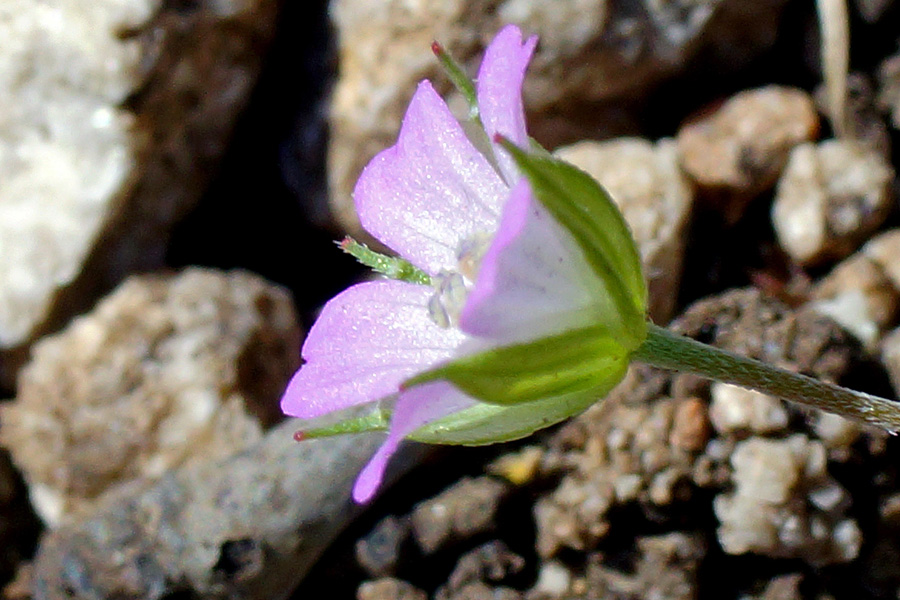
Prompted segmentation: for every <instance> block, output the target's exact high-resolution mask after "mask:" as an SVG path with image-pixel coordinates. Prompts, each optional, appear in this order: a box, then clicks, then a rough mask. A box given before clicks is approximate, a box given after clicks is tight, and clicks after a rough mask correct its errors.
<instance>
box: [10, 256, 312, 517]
mask: <svg viewBox="0 0 900 600" xmlns="http://www.w3.org/2000/svg"><path fill="white" fill-rule="evenodd" d="M299 349H300V330H299V327H298V325H297V320H296V316H295V314H294V308H293V303H292V302H291V298H290V295H289V294H288V293H287V292H286V291H285V290H284V289H282V288H280V287H277V286H274V285H271V284H269V283H267V282H265V281H263V280H262V279H260V278H259V277H257V276H255V275H250V274H249V273H244V272H240V271H235V272H232V273H227V274H226V273H221V272H216V271H212V270H206V269H188V270H186V271H184V272H182V273H181V274H179V275H177V276H152V275H148V276H137V277H132V278H131V279H129V280H127V281H126V282H125V283H123V284H122V285H121V286H120V287H119V288H118V289H117V290H116V291H115V292H114V293H113V294H111V295H110V296H109V297H107V298H105V299H104V300H103V301H102V302H101V303H100V304H99V305H98V306H97V307H96V308H95V309H94V310H93V311H92V312H91V313H89V314H87V315H85V316H83V317H80V318H78V319H76V320H75V321H74V322H73V323H72V324H71V325H70V326H69V327H68V328H66V329H65V330H64V331H62V332H61V333H59V334H57V335H54V336H50V337H47V338H44V339H43V340H41V342H39V343H38V344H37V345H36V346H35V347H34V351H33V354H32V360H31V362H30V363H29V364H28V365H27V366H26V367H25V369H23V371H22V373H21V376H20V378H19V387H18V394H17V397H16V400H15V401H14V402H12V403H10V404H8V405H5V406H3V407H2V409H0V410H2V419H3V431H2V440H3V443H4V444H5V445H6V446H7V447H9V448H10V450H11V452H12V454H13V458H14V460H15V462H16V463H17V465H18V466H19V467H20V468H21V469H22V471H23V473H24V475H25V478H26V481H27V482H28V484H29V490H30V493H31V497H32V500H33V502H34V504H35V507H36V509H37V510H38V512H39V513H40V515H41V517H42V518H43V519H44V520H45V521H46V522H47V523H48V524H50V525H57V524H59V522H60V521H61V520H62V519H63V518H64V517H66V516H68V515H73V514H75V513H78V512H81V511H85V510H87V509H89V508H90V507H91V506H94V505H95V504H96V502H97V501H98V499H99V498H100V496H102V495H103V494H104V493H105V492H107V491H110V490H112V489H113V488H115V487H117V486H120V485H122V484H125V483H126V482H141V485H144V484H146V482H148V481H150V480H153V479H156V478H159V477H161V476H162V475H164V474H166V473H167V472H168V471H169V470H171V469H174V468H177V467H180V466H185V465H189V464H193V463H202V462H206V461H213V460H216V459H222V458H225V457H227V456H230V455H232V454H235V453H237V452H240V451H241V450H243V449H246V448H248V447H249V446H250V445H251V444H253V443H254V442H257V441H258V440H259V439H260V438H261V437H262V434H263V431H264V429H265V428H266V427H268V426H269V425H272V424H274V423H275V422H277V421H278V420H279V419H280V418H281V412H280V410H279V408H278V400H279V397H280V395H281V392H282V390H283V389H284V386H285V385H286V383H287V381H288V379H289V378H290V377H291V375H292V374H293V372H294V371H295V370H296V368H297V367H298V366H299V365H298V362H299V356H300V352H299Z"/></svg>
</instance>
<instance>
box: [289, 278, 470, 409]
mask: <svg viewBox="0 0 900 600" xmlns="http://www.w3.org/2000/svg"><path fill="white" fill-rule="evenodd" d="M433 292H434V291H433V290H432V289H431V288H430V287H428V286H422V285H416V284H412V283H405V282H402V281H392V280H385V281H371V282H366V283H361V284H359V285H355V286H353V287H350V288H348V289H346V290H345V291H343V292H342V293H340V294H339V295H337V296H335V297H334V298H332V299H331V300H330V301H329V302H328V303H327V304H326V305H325V307H324V308H323V309H322V314H321V315H320V316H319V318H318V320H317V321H316V323H315V325H313V327H312V329H311V330H310V332H309V335H308V336H307V338H306V341H305V342H304V344H303V357H304V359H305V360H306V364H304V365H303V366H302V367H301V368H300V370H299V371H298V372H297V373H296V374H295V375H294V377H293V379H291V382H290V384H289V385H288V388H287V391H286V392H285V394H284V397H283V398H282V401H281V408H282V410H283V411H284V412H285V413H286V414H288V415H290V416H294V417H300V418H303V419H310V418H313V417H318V416H321V415H324V414H327V413H330V412H333V411H336V410H342V409H344V408H349V407H351V406H356V405H358V404H364V403H366V402H372V401H375V400H379V399H381V398H384V397H386V396H390V395H392V394H395V393H397V392H398V390H399V386H400V384H401V383H402V382H403V381H404V380H406V379H409V377H410V376H412V375H414V374H416V373H418V372H420V371H422V370H424V369H425V368H427V367H429V366H431V365H434V364H435V363H437V362H439V361H441V360H444V359H446V358H448V357H449V356H450V355H451V354H452V353H453V351H454V350H455V349H456V347H457V346H458V345H459V344H460V343H461V342H462V340H463V339H464V337H465V336H464V335H463V334H462V333H461V332H459V331H458V330H456V329H442V328H440V327H438V326H437V325H436V324H435V323H434V322H432V321H431V319H430V318H429V317H428V310H427V303H428V299H429V298H430V297H431V295H432V294H433Z"/></svg>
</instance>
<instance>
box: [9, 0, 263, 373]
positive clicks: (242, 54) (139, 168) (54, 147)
mask: <svg viewBox="0 0 900 600" xmlns="http://www.w3.org/2000/svg"><path fill="white" fill-rule="evenodd" d="M276 9H277V2H275V1H274V0H221V1H212V0H209V1H203V2H196V3H188V4H184V3H176V4H171V3H163V2H160V1H159V0H128V1H119V0H102V1H100V2H95V1H92V0H52V1H49V2H42V3H24V4H21V5H16V7H15V8H12V7H10V8H9V10H7V11H5V13H4V18H3V19H0V39H3V40H6V43H5V44H4V51H3V53H2V56H0V383H2V385H4V386H8V387H11V382H12V380H13V377H14V375H15V372H16V370H17V368H18V367H19V366H20V365H21V363H22V361H23V360H24V358H25V354H26V353H25V347H26V346H27V345H28V344H29V343H30V342H31V341H32V340H34V339H36V338H37V337H38V336H39V335H41V334H43V333H46V332H47V331H52V330H55V329H58V328H59V327H60V326H62V325H63V324H64V323H65V322H66V321H67V320H68V319H69V318H71V317H72V316H73V315H75V314H78V313H79V312H81V311H83V310H85V309H86V308H88V307H89V306H90V305H91V304H93V302H95V301H96V299H97V298H98V297H100V296H101V295H102V293H104V292H105V291H108V290H109V289H111V288H112V287H113V286H114V285H115V284H116V283H117V282H118V281H120V280H121V279H122V278H124V277H125V276H126V275H128V274H129V273H131V272H132V271H135V270H149V269H152V268H155V267H158V266H160V265H161V264H162V261H163V257H164V252H165V247H166V241H167V239H168V236H169V232H170V230H171V228H172V226H173V224H174V223H175V222H176V221H177V220H178V219H179V218H180V217H181V216H183V215H184V214H185V213H186V211H187V210H188V209H189V208H190V207H191V206H192V205H193V204H194V202H195V201H196V199H197V198H198V197H199V195H200V194H201V192H202V191H203V187H204V182H205V181H206V179H207V178H208V176H209V175H210V174H211V172H212V170H213V168H214V166H215V165H216V162H217V159H218V158H219V156H220V155H221V153H222V152H223V150H224V147H225V143H226V142H227V140H228V137H229V135H230V132H231V129H232V125H233V123H234V120H235V117H236V115H237V113H238V111H239V110H240V109H241V108H242V107H243V105H244V103H245V100H246V98H247V96H248V93H249V90H250V88H251V86H252V84H253V82H254V80H255V78H256V74H257V72H258V70H259V65H260V61H261V59H262V56H263V54H264V53H263V52H262V51H261V49H262V48H263V47H264V46H265V45H266V43H267V41H268V40H269V39H271V37H272V35H273V33H274V26H273V23H274V17H275V13H276Z"/></svg>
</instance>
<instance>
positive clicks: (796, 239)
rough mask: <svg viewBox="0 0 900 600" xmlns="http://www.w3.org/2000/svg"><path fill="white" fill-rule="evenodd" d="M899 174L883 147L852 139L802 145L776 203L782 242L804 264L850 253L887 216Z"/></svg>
mask: <svg viewBox="0 0 900 600" xmlns="http://www.w3.org/2000/svg"><path fill="white" fill-rule="evenodd" d="M893 178H894V170H893V168H892V167H891V165H890V163H889V162H888V161H887V160H886V159H885V157H884V156H883V155H882V154H881V153H880V152H878V151H877V150H873V149H871V148H869V147H868V146H865V145H863V144H859V143H856V142H853V141H852V140H827V141H825V142H821V143H819V144H802V145H800V146H797V147H796V148H794V150H793V151H792V152H791V155H790V159H789V160H788V164H787V166H786V167H785V169H784V173H783V175H782V177H781V179H780V180H779V182H778V189H777V191H776V195H775V204H774V206H773V207H772V223H773V225H774V226H775V233H776V234H777V236H778V242H779V244H780V245H781V247H782V248H784V250H785V252H787V253H788V254H789V255H790V257H791V258H793V259H794V260H795V261H797V262H798V263H800V264H801V265H813V264H817V263H821V262H823V261H825V260H828V259H834V258H844V257H845V256H848V255H849V254H850V253H851V252H853V251H854V250H855V249H856V248H857V246H859V244H860V243H861V242H862V241H863V240H864V238H865V236H866V235H868V234H870V233H871V232H872V231H874V230H875V229H876V228H877V227H878V226H879V225H881V223H883V222H884V220H885V218H887V215H888V213H889V212H890V209H891V207H892V204H893V195H892V192H891V182H892V180H893Z"/></svg>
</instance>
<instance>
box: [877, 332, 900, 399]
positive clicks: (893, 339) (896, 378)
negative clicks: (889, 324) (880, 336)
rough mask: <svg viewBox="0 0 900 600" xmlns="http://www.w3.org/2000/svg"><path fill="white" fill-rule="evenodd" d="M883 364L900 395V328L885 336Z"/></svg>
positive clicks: (882, 354)
mask: <svg viewBox="0 0 900 600" xmlns="http://www.w3.org/2000/svg"><path fill="white" fill-rule="evenodd" d="M881 363H882V364H883V365H884V367H885V369H886V370H887V373H888V376H889V377H890V379H891V384H892V385H893V386H894V391H895V392H896V393H897V394H900V327H898V328H897V329H894V330H893V331H891V332H890V333H888V334H887V335H886V336H884V340H882V342H881Z"/></svg>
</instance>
